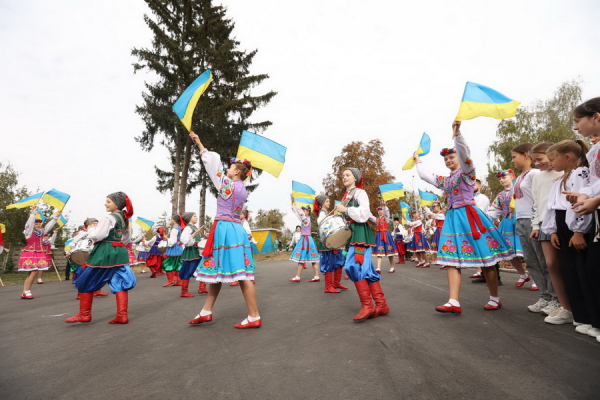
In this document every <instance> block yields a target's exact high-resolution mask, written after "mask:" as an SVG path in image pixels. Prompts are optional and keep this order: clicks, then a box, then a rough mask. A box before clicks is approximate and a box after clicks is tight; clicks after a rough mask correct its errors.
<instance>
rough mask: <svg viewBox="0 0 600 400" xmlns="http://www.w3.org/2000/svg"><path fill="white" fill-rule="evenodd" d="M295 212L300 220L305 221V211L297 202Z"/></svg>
mask: <svg viewBox="0 0 600 400" xmlns="http://www.w3.org/2000/svg"><path fill="white" fill-rule="evenodd" d="M293 211H294V214H296V217H298V219H299V220H300V222H304V219H305V218H306V215H304V211H303V210H302V209H301V208H300V207H298V205H297V204H296V203H294V209H293Z"/></svg>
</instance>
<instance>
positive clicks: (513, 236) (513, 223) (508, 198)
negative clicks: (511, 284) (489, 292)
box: [488, 169, 531, 287]
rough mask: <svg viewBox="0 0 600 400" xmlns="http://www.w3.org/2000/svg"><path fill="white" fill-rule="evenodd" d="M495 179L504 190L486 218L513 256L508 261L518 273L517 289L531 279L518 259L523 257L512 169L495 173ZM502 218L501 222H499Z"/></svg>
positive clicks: (493, 202)
mask: <svg viewBox="0 0 600 400" xmlns="http://www.w3.org/2000/svg"><path fill="white" fill-rule="evenodd" d="M496 177H497V178H498V179H499V180H500V184H501V185H502V187H503V188H504V190H503V191H501V192H500V193H498V195H497V196H496V198H495V199H494V201H492V204H491V205H490V207H489V209H488V216H489V217H490V218H491V219H492V220H493V221H494V224H495V225H496V226H497V227H498V230H499V231H500V234H501V235H502V236H503V237H504V241H505V243H506V245H507V247H508V249H509V250H510V251H511V252H512V254H513V259H512V260H510V263H511V264H512V266H513V268H514V269H516V270H517V271H518V272H519V280H518V281H517V283H516V286H517V287H522V286H523V285H524V284H525V282H529V281H530V280H531V278H530V277H529V276H528V275H527V272H525V268H523V263H522V262H521V259H520V258H519V257H523V247H522V246H521V240H520V239H519V236H518V235H517V219H516V216H515V206H514V204H515V203H514V186H513V183H514V181H515V179H516V174H515V172H514V171H513V170H512V169H508V170H505V171H498V172H496ZM500 217H502V221H500Z"/></svg>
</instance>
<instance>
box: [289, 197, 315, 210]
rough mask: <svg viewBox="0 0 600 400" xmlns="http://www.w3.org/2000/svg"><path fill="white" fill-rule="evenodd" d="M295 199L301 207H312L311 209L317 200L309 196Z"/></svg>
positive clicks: (312, 208)
mask: <svg viewBox="0 0 600 400" xmlns="http://www.w3.org/2000/svg"><path fill="white" fill-rule="evenodd" d="M294 201H295V202H296V205H298V206H299V207H306V206H308V207H310V209H311V210H314V208H315V201H314V200H312V199H309V198H307V197H298V198H295V199H294Z"/></svg>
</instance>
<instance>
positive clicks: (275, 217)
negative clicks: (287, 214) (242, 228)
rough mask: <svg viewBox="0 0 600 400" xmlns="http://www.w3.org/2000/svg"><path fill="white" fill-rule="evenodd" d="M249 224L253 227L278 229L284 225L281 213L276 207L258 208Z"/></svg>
mask: <svg viewBox="0 0 600 400" xmlns="http://www.w3.org/2000/svg"><path fill="white" fill-rule="evenodd" d="M251 226H252V228H253V229H261V228H273V229H278V230H280V229H282V228H283V226H284V223H283V213H282V212H281V210H279V209H276V208H274V209H272V210H263V209H260V210H258V212H257V213H256V214H255V216H254V218H253V219H252V225H251Z"/></svg>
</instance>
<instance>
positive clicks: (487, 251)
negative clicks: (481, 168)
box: [414, 121, 513, 314]
mask: <svg viewBox="0 0 600 400" xmlns="http://www.w3.org/2000/svg"><path fill="white" fill-rule="evenodd" d="M452 128H453V131H454V135H453V137H454V145H455V146H456V147H455V149H444V150H442V152H441V155H442V156H443V157H444V163H445V164H446V167H448V169H450V176H446V177H444V176H440V175H435V174H432V173H431V172H429V171H428V170H427V169H426V168H425V166H424V165H423V164H422V163H421V160H420V159H419V156H418V155H416V154H415V156H414V159H415V161H416V162H417V172H418V173H419V176H420V177H421V179H423V180H424V181H426V182H428V183H430V184H432V185H434V186H436V187H438V188H439V189H442V190H444V191H445V192H446V193H447V195H448V212H447V213H446V220H445V223H444V226H443V228H442V231H441V234H440V243H439V248H438V257H437V261H436V263H437V264H439V265H443V266H444V265H445V266H447V268H446V269H447V271H448V286H449V289H450V299H449V300H448V302H447V303H446V304H444V305H442V306H439V307H436V311H438V312H442V313H455V314H459V313H461V312H462V309H461V307H460V303H459V301H458V298H459V295H460V286H461V281H462V278H461V273H460V271H461V269H463V268H476V267H482V271H483V273H484V275H485V278H486V282H487V285H488V288H489V291H490V300H489V301H488V303H487V304H486V305H485V306H484V309H485V310H497V309H498V308H500V307H501V306H502V303H501V302H500V297H499V296H498V276H497V274H496V269H495V268H494V266H495V265H496V263H498V262H499V261H502V260H507V261H508V260H510V259H512V258H513V255H512V252H511V251H510V249H508V248H507V246H506V245H505V244H504V239H503V237H502V235H500V232H498V230H497V229H496V227H495V226H494V224H493V223H492V221H491V220H490V219H489V218H488V217H487V216H486V215H485V214H484V213H483V212H482V211H481V210H479V209H478V208H477V207H473V205H474V204H475V201H474V185H475V180H476V176H475V166H474V164H473V160H472V159H471V157H470V150H469V146H468V145H467V142H466V140H465V139H464V137H463V136H462V134H461V133H460V121H454V123H453V124H452ZM465 232H468V233H469V235H468V236H464V233H465Z"/></svg>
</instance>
